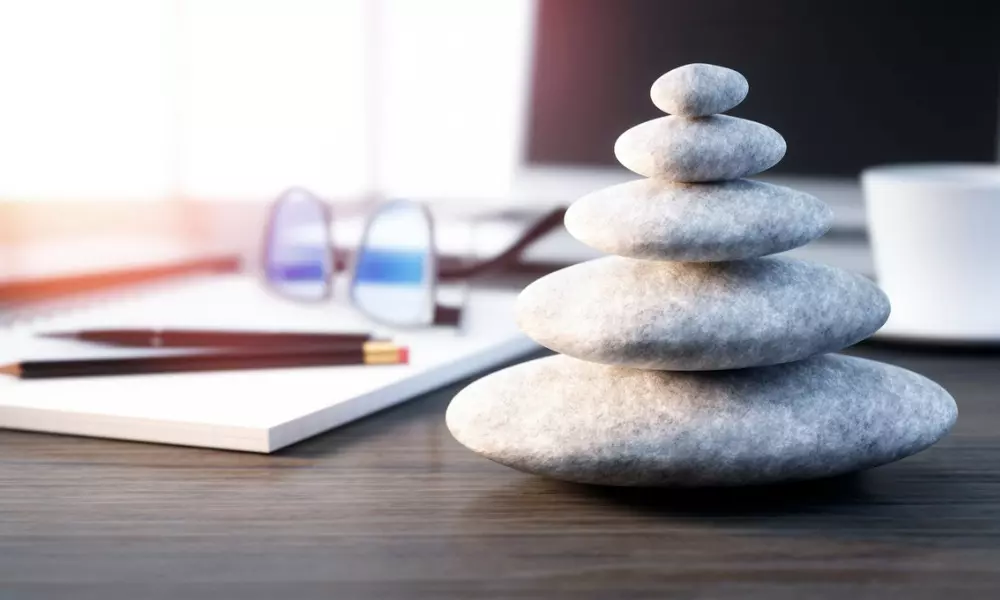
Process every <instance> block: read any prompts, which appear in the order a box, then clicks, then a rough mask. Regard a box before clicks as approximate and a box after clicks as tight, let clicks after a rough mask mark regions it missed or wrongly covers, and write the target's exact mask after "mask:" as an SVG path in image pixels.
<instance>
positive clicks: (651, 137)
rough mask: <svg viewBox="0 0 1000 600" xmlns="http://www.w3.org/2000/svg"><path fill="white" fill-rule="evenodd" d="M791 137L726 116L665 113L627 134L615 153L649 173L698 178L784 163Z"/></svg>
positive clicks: (694, 180)
mask: <svg viewBox="0 0 1000 600" xmlns="http://www.w3.org/2000/svg"><path fill="white" fill-rule="evenodd" d="M784 155H785V139H784V138H783V137H781V135H780V134H779V133H778V132H777V131H775V130H773V129H771V128H770V127H768V126H766V125H761V124H760V123H757V122H756V121H748V120H746V119H737V118H735V117H729V116H726V115H716V116H713V117H702V118H698V119H689V118H687V117H677V116H669V117H660V118H659V119H653V120H652V121H646V122H645V123H640V124H638V125H636V126H635V127H633V128H631V129H629V130H628V131H626V132H625V133H623V134H621V136H620V137H619V138H618V141H616V142H615V156H616V157H618V161H619V162H620V163H621V164H622V165H624V166H625V167H626V168H627V169H629V170H631V171H634V172H636V173H638V174H640V175H643V176H645V177H659V178H661V179H668V180H670V181H683V182H688V183H697V182H703V181H724V180H729V179H739V178H741V177H748V176H750V175H755V174H757V173H760V172H762V171H766V170H767V169H770V168H771V167H773V166H774V165H776V164H778V161H780V160H781V158H782V157H783V156H784Z"/></svg>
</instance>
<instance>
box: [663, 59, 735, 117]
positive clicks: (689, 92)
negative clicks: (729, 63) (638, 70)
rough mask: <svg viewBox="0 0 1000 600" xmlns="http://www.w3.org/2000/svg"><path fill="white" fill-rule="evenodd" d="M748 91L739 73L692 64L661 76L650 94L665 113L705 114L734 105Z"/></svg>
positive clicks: (689, 115)
mask: <svg viewBox="0 0 1000 600" xmlns="http://www.w3.org/2000/svg"><path fill="white" fill-rule="evenodd" d="M749 91H750V84H749V83H747V80H746V78H745V77H743V75H741V74H739V73H738V72H736V71H734V70H732V69H727V68H726V67H717V66H715V65H706V64H704V63H694V64H690V65H684V66H683V67H677V68H676V69H674V70H672V71H670V72H668V73H665V74H663V75H661V76H660V78H659V79H657V80H656V81H655V82H654V83H653V87H652V88H651V89H650V90H649V96H650V98H652V99H653V104H655V105H656V107H657V108H659V109H660V110H662V111H663V112H665V113H670V114H672V115H683V116H686V117H705V116H708V115H714V114H716V113H723V112H726V111H727V110H731V109H733V108H735V107H736V105H738V104H739V103H740V102H743V99H744V98H746V97H747V92H749Z"/></svg>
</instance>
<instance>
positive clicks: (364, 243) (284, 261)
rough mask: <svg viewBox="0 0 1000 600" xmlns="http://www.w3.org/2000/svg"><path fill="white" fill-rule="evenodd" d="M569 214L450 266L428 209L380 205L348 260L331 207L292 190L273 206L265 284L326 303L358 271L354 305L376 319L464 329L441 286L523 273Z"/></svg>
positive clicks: (551, 216) (557, 213) (554, 214)
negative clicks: (343, 275) (529, 256)
mask: <svg viewBox="0 0 1000 600" xmlns="http://www.w3.org/2000/svg"><path fill="white" fill-rule="evenodd" d="M564 214H565V209H564V208H558V209H555V210H552V211H551V212H549V213H548V214H546V215H545V216H544V217H543V218H542V219H540V220H539V221H538V222H536V223H535V224H533V225H532V226H531V227H529V228H528V229H527V230H526V231H525V232H524V233H523V234H522V235H521V236H520V237H519V238H518V239H517V241H515V242H514V243H513V244H512V245H511V246H510V247H509V248H507V249H506V250H504V251H503V252H502V253H501V254H499V255H498V256H497V257H495V258H492V259H489V260H485V261H479V262H476V263H473V264H462V263H461V262H458V263H452V264H446V263H445V261H444V260H443V258H444V257H442V256H441V255H440V254H439V252H438V250H437V245H436V240H435V235H434V234H435V228H434V219H433V216H432V215H431V212H430V211H429V210H428V208H427V207H426V206H425V205H424V204H422V203H420V202H415V201H411V200H392V201H389V202H385V203H382V204H380V205H378V206H377V207H376V208H375V209H374V210H373V211H372V212H371V213H370V214H369V215H368V218H367V219H366V222H365V225H364V229H363V233H362V236H361V241H360V243H359V245H358V247H357V248H356V249H355V251H354V252H353V253H348V252H343V251H341V250H339V249H337V248H336V247H335V245H334V238H333V233H334V216H333V211H332V209H331V207H330V206H329V205H328V204H327V203H325V202H324V201H322V200H321V199H319V198H318V197H316V196H315V195H313V194H312V193H310V192H308V191H306V190H304V189H301V188H292V189H290V190H287V191H286V192H284V193H283V194H282V195H281V196H279V197H278V199H277V200H276V201H275V202H274V204H273V205H272V207H271V211H270V216H269V218H268V222H267V225H266V229H265V234H264V248H263V260H262V262H263V272H264V278H265V281H266V283H267V285H268V286H269V287H270V288H271V289H272V290H274V291H275V292H277V293H278V294H279V295H281V296H282V297H285V298H287V299H290V300H296V301H301V302H318V301H323V300H328V299H329V298H331V297H332V296H333V290H334V277H335V275H336V273H337V272H340V271H350V285H349V288H348V289H349V291H348V299H349V301H350V303H351V304H352V305H353V306H354V307H355V308H356V309H358V310H359V311H360V312H361V313H363V314H364V315H366V316H367V317H368V318H370V319H371V320H373V321H375V322H378V323H381V324H385V325H389V326H393V327H422V326H431V325H451V326H454V325H458V324H460V322H461V318H462V308H463V307H462V305H461V304H459V305H458V306H451V305H447V304H443V303H441V302H439V299H438V294H439V284H441V283H465V282H466V281H467V280H468V279H471V278H474V277H478V276H481V275H484V274H488V273H492V272H497V271H504V270H515V271H516V270H519V267H520V266H523V262H522V258H521V256H522V254H523V252H524V250H525V249H527V248H528V247H529V246H530V245H531V244H533V243H534V242H535V241H536V240H538V239H539V238H541V237H542V236H544V235H545V234H546V233H549V232H551V231H552V230H554V229H556V228H557V227H558V226H559V225H561V224H562V220H563V215H564Z"/></svg>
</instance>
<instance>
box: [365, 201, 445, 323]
mask: <svg viewBox="0 0 1000 600" xmlns="http://www.w3.org/2000/svg"><path fill="white" fill-rule="evenodd" d="M433 259H434V257H433V241H432V239H431V223H430V217H429V216H428V214H427V212H426V211H425V210H424V208H423V207H422V206H421V205H419V204H416V203H413V202H406V201H398V202H393V203H390V204H387V205H384V206H382V207H380V208H379V210H378V211H377V212H376V213H375V214H374V215H373V216H372V218H371V219H370V220H369V222H368V227H367V228H366V230H365V236H364V241H363V243H362V244H361V247H360V248H358V253H357V257H356V259H355V263H354V278H353V280H352V283H351V297H352V299H353V300H354V303H355V305H356V306H358V307H359V308H360V309H362V310H363V311H365V312H366V313H367V314H368V315H369V316H371V317H374V318H376V319H378V320H380V321H383V322H386V323H391V324H397V325H425V324H428V323H429V322H430V320H431V318H432V316H433V314H434V298H433V292H434V277H435V275H434V267H433V265H434V260H433Z"/></svg>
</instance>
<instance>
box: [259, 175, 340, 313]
mask: <svg viewBox="0 0 1000 600" xmlns="http://www.w3.org/2000/svg"><path fill="white" fill-rule="evenodd" d="M326 210H327V209H326V206H325V205H324V204H323V202H322V201H321V200H320V199H319V198H316V197H315V196H313V195H312V194H310V193H309V192H306V191H305V190H299V189H293V190H289V191H287V192H285V193H284V194H283V195H282V196H281V198H279V199H278V202H277V203H276V204H275V206H274V209H273V211H272V213H271V221H270V224H269V229H268V232H267V241H266V244H265V251H264V272H265V275H266V277H267V281H268V283H269V284H270V285H271V287H272V288H274V289H275V290H276V291H277V292H278V293H280V294H282V295H284V296H288V297H290V298H296V299H299V300H319V299H322V298H324V297H326V296H327V295H328V294H329V293H330V285H331V280H332V277H333V257H332V256H331V251H330V248H331V243H330V230H329V227H330V224H329V222H328V218H327V213H326Z"/></svg>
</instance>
